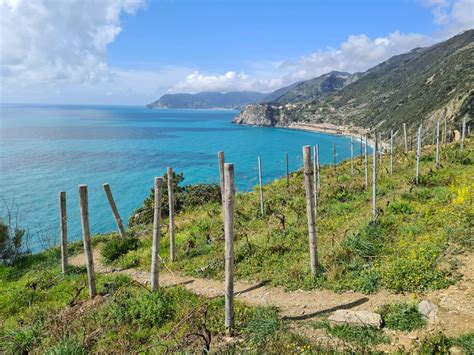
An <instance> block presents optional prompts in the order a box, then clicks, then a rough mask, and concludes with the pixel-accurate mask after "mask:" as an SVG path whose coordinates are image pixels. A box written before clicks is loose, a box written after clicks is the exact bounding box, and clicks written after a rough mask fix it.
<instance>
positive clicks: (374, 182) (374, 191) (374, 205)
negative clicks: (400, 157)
mask: <svg viewBox="0 0 474 355" xmlns="http://www.w3.org/2000/svg"><path fill="white" fill-rule="evenodd" d="M374 136H375V146H374V155H373V160H372V218H373V220H374V221H375V219H376V218H377V150H378V141H377V133H376V132H375V134H374Z"/></svg>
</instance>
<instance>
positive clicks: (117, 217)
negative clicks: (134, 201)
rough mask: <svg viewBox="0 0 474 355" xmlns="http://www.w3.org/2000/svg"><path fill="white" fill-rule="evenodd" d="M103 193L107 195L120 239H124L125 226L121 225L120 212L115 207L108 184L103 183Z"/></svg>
mask: <svg viewBox="0 0 474 355" xmlns="http://www.w3.org/2000/svg"><path fill="white" fill-rule="evenodd" d="M103 186H104V191H105V195H106V196H107V200H108V201H109V205H110V208H111V209H112V213H113V215H114V218H115V223H117V227H118V230H119V233H120V236H121V237H122V239H125V227H124V226H123V222H122V219H121V218H120V214H119V212H118V209H117V205H116V204H115V201H114V197H113V196H112V190H110V185H109V184H107V183H105V184H104V185H103Z"/></svg>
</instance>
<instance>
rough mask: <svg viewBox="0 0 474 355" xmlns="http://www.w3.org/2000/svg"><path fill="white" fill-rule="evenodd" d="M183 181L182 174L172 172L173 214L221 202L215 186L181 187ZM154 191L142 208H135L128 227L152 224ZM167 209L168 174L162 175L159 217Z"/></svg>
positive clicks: (165, 213)
mask: <svg viewBox="0 0 474 355" xmlns="http://www.w3.org/2000/svg"><path fill="white" fill-rule="evenodd" d="M183 181H184V175H183V173H175V172H173V192H174V199H175V212H180V211H182V210H184V209H191V208H194V207H197V206H202V205H205V204H207V203H217V202H219V201H220V200H221V190H220V187H219V185H217V184H194V185H186V186H181V183H182V182H183ZM154 201H155V190H154V189H153V188H152V189H151V190H150V196H148V197H147V198H146V199H145V201H143V206H142V207H139V208H137V209H136V210H135V211H134V212H133V213H132V215H131V216H130V218H129V220H128V225H129V226H130V227H131V226H134V225H136V224H147V223H152V222H153V203H154ZM168 214H169V208H168V174H167V173H165V174H164V175H163V196H162V209H161V216H162V217H164V218H166V217H167V216H168Z"/></svg>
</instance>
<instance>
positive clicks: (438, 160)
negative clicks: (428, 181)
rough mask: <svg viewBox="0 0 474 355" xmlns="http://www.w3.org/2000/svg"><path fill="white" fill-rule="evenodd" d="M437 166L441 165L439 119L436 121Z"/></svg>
mask: <svg viewBox="0 0 474 355" xmlns="http://www.w3.org/2000/svg"><path fill="white" fill-rule="evenodd" d="M436 167H437V168H439V167H440V159H439V121H438V122H436Z"/></svg>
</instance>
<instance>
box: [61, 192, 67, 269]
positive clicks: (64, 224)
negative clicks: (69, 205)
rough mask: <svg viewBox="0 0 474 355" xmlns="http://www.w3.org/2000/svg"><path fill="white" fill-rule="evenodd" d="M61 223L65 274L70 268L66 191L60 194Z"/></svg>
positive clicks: (62, 257) (62, 261)
mask: <svg viewBox="0 0 474 355" xmlns="http://www.w3.org/2000/svg"><path fill="white" fill-rule="evenodd" d="M59 223H60V225H61V271H62V273H63V274H65V273H66V271H67V267H68V258H67V256H68V255H67V210H66V191H61V192H60V193H59Z"/></svg>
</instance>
